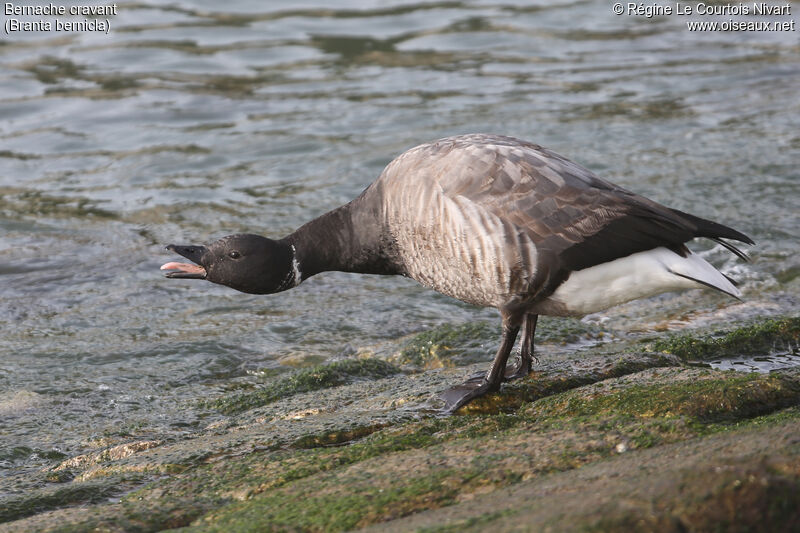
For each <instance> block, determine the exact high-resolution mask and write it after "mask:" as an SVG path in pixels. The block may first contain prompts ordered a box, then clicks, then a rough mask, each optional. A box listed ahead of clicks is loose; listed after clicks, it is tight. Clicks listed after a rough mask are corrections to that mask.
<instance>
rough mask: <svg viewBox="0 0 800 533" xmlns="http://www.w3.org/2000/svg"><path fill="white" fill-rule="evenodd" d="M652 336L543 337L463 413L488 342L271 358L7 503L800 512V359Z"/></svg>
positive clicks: (644, 525)
mask: <svg viewBox="0 0 800 533" xmlns="http://www.w3.org/2000/svg"><path fill="white" fill-rule="evenodd" d="M748 327H751V326H748ZM742 329H744V328H742ZM762 329H765V328H762ZM771 331H774V330H771ZM451 332H452V330H451ZM463 332H465V333H467V334H473V333H478V334H479V333H480V329H478V330H472V331H471V332H470V331H469V330H468V329H464V330H462V333H463ZM456 333H457V331H456ZM487 333H488V329H487ZM456 337H457V335H456V336H454V337H447V336H442V339H446V342H453V343H456V346H457V343H458V342H460V341H458V340H457V338H456ZM473 338H475V337H473ZM558 338H564V337H558ZM453 339H456V340H453ZM430 340H431V342H433V340H434V339H433V338H432V337H430ZM442 342H443V343H444V342H445V341H442ZM663 342H667V341H666V340H665V341H663ZM434 344H435V343H434ZM642 346H643V344H641V343H638V344H637V342H624V343H623V342H615V343H608V344H604V345H603V346H602V347H593V348H586V347H584V348H583V349H580V350H574V351H569V352H568V351H566V350H565V351H563V353H562V352H559V353H558V354H555V355H554V354H551V353H549V352H546V357H542V361H541V362H540V363H539V364H538V365H537V366H536V372H534V373H533V374H531V375H530V376H528V377H527V378H525V379H523V380H518V381H515V382H512V383H507V384H505V385H504V386H503V388H502V389H501V390H500V391H499V392H498V393H496V394H492V395H489V396H487V397H486V398H481V399H479V400H477V401H475V402H473V403H472V404H470V405H469V406H468V408H466V409H462V410H461V411H459V414H458V415H457V416H451V417H441V416H438V414H437V412H436V410H435V408H436V406H437V405H438V404H437V401H440V400H438V397H439V395H440V394H441V392H442V391H443V390H445V389H446V388H448V387H450V386H452V384H453V383H457V382H459V381H461V380H463V379H464V377H465V376H467V375H470V374H471V373H474V372H476V371H480V370H485V368H486V365H487V363H488V360H489V359H490V358H491V354H490V355H489V356H488V357H484V358H483V359H482V360H481V361H480V362H478V363H475V364H473V365H472V366H468V367H466V368H465V367H458V368H442V369H435V370H430V371H425V372H408V373H406V372H401V371H400V370H399V368H398V367H397V366H394V365H393V364H390V363H386V362H385V361H381V360H378V359H348V360H344V361H339V362H336V363H332V364H329V365H322V366H318V367H312V368H308V369H305V370H300V371H297V372H295V373H291V374H283V375H279V376H275V377H272V378H271V380H270V381H269V382H267V383H266V384H264V386H263V387H262V388H261V389H257V390H253V391H249V392H247V393H241V392H236V393H233V395H231V396H223V397H222V398H219V399H217V400H212V403H211V404H210V405H212V406H214V407H215V408H218V409H221V410H223V411H224V412H227V413H230V414H229V415H227V416H225V417H221V418H222V421H219V420H217V421H215V422H214V423H213V424H211V425H210V426H209V427H208V428H206V429H204V430H201V431H198V432H197V433H196V434H193V435H190V436H189V437H187V438H185V439H176V440H172V441H169V440H164V441H163V442H161V441H159V439H152V440H148V441H141V442H138V443H137V442H131V443H128V444H125V443H122V444H120V443H119V442H115V443H113V446H112V444H111V443H109V446H108V448H107V449H102V450H96V451H95V452H92V453H90V454H86V455H83V456H78V457H74V458H71V459H69V458H63V460H62V461H61V464H62V468H61V469H58V468H56V469H53V470H51V471H50V472H47V473H43V474H42V476H41V479H40V480H39V481H38V485H37V486H36V487H35V488H34V489H33V490H31V491H28V493H26V494H18V495H15V496H13V497H11V498H8V497H6V498H5V499H3V500H2V501H0V509H8V511H6V512H5V514H4V515H2V519H3V520H5V521H6V523H5V524H0V531H90V530H98V531H160V530H165V529H170V528H181V527H187V528H188V530H190V531H286V530H292V531H346V530H352V529H357V528H373V530H375V531H416V530H421V531H455V530H458V531H484V530H487V529H491V530H493V531H497V532H503V531H515V530H519V529H520V528H522V529H528V530H552V531H574V530H588V531H623V530H625V531H628V530H642V531H646V530H665V531H693V530H708V529H713V528H714V527H716V526H715V524H722V525H723V526H724V527H725V529H731V528H735V527H739V526H736V524H741V527H743V528H749V530H759V529H760V530H764V531H766V530H792V528H796V527H797V525H798V524H800V522H799V521H798V520H800V483H798V477H800V474H799V473H798V472H800V469H798V466H800V447H798V444H799V443H800V441H798V438H797V435H799V434H800V370H794V371H782V372H779V373H772V374H742V373H737V372H723V371H718V370H712V369H702V368H696V367H687V366H684V365H681V362H680V360H679V359H678V358H677V357H676V356H675V355H669V354H666V353H662V352H654V353H653V352H650V353H648V352H645V351H643V350H642ZM133 487H136V490H132V491H130V492H126V493H125V494H123V492H125V491H129V490H130V489H132V488H133ZM114 488H116V491H115V490H114ZM118 497H119V501H116V500H111V499H112V498H118ZM758 517H760V518H758Z"/></svg>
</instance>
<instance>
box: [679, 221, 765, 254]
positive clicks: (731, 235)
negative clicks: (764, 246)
mask: <svg viewBox="0 0 800 533" xmlns="http://www.w3.org/2000/svg"><path fill="white" fill-rule="evenodd" d="M671 211H672V212H673V213H675V214H676V215H678V216H679V217H682V218H685V219H686V220H688V221H689V222H691V223H692V224H694V225H695V226H697V231H696V232H695V235H694V236H695V237H706V238H708V239H711V240H712V241H714V242H717V243H719V244H721V245H722V246H724V247H725V248H727V249H728V250H730V251H731V252H732V253H734V254H736V255H737V256H738V257H739V258H741V259H742V260H744V261H749V260H750V257H748V255H747V254H746V253H744V252H743V251H741V250H740V249H739V248H737V247H736V246H734V245H732V244H731V243H729V242H727V241H723V240H722V239H733V240H735V241H739V242H743V243H745V244H755V242H753V239H751V238H750V237H748V236H747V235H745V234H744V233H742V232H740V231H736V230H735V229H733V228H729V227H728V226H724V225H722V224H719V223H717V222H713V221H711V220H706V219H705V218H700V217H696V216H694V215H690V214H689V213H684V212H683V211H678V210H677V209H671Z"/></svg>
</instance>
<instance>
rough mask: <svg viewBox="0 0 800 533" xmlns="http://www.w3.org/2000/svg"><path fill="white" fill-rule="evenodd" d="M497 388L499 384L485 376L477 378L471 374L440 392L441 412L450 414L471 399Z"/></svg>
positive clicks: (494, 390)
mask: <svg viewBox="0 0 800 533" xmlns="http://www.w3.org/2000/svg"><path fill="white" fill-rule="evenodd" d="M499 389H500V386H499V385H493V384H492V383H489V382H488V381H486V378H485V377H481V379H480V380H477V379H475V376H473V377H471V378H470V379H469V380H467V381H466V382H465V383H462V384H461V385H456V386H455V387H451V388H449V389H447V390H446V391H444V392H443V393H442V396H441V398H442V399H443V400H444V407H443V408H442V411H441V412H442V414H446V415H451V414H453V413H455V412H456V411H457V410H458V409H459V408H460V407H461V406H463V405H465V404H467V403H468V402H470V401H471V400H474V399H475V398H479V397H481V396H484V395H486V394H489V393H490V392H496V391H497V390H499Z"/></svg>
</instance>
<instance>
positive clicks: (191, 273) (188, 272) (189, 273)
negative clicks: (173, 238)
mask: <svg viewBox="0 0 800 533" xmlns="http://www.w3.org/2000/svg"><path fill="white" fill-rule="evenodd" d="M167 250H170V251H172V252H175V253H176V254H180V255H182V256H183V257H185V258H186V259H188V260H190V261H192V262H193V263H196V264H194V265H192V264H189V263H176V262H174V261H171V262H169V263H164V264H163V265H161V270H168V271H169V272H167V277H168V278H190V279H206V269H205V268H203V267H202V266H201V265H200V260H201V259H202V257H203V254H204V253H206V252H207V251H208V249H207V248H206V247H205V246H178V245H175V244H170V245H169V246H167Z"/></svg>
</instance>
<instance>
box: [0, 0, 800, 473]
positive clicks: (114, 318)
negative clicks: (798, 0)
mask: <svg viewBox="0 0 800 533" xmlns="http://www.w3.org/2000/svg"><path fill="white" fill-rule="evenodd" d="M28 3H29V4H30V3H31V2H28ZM165 4H166V3H163V2H152V3H147V2H136V3H118V4H117V5H118V14H117V15H116V16H111V17H110V18H109V20H110V22H111V31H110V32H109V33H108V34H107V35H106V34H103V33H99V34H98V33H88V32H87V33H65V32H28V33H25V34H12V35H10V36H9V35H4V36H3V37H2V39H0V64H1V65H2V67H0V330H2V336H0V436H2V442H1V443H0V446H1V447H2V448H0V475H12V474H14V473H17V472H20V471H21V470H20V469H24V467H29V468H34V467H39V466H41V465H46V464H50V463H52V462H53V461H55V460H57V459H58V458H59V457H60V456H61V455H60V454H62V453H64V454H75V453H80V452H81V451H83V450H85V449H87V448H88V447H91V446H92V445H94V444H96V443H97V442H101V439H106V440H108V441H110V442H116V441H119V440H124V439H126V438H131V437H135V438H147V437H153V436H158V437H162V438H169V437H176V436H179V435H180V434H182V433H183V432H185V431H188V430H191V428H193V427H196V426H198V425H203V424H205V423H206V422H207V420H204V419H203V417H204V416H206V415H204V414H203V413H202V412H200V411H199V410H198V409H197V408H196V401H197V399H198V398H201V397H205V396H208V395H213V394H215V393H217V392H218V391H220V390H222V389H224V388H225V387H228V386H230V385H231V383H234V382H236V381H241V380H246V379H248V377H247V376H248V375H249V374H251V373H253V372H255V371H258V370H259V369H264V368H286V367H290V366H297V365H305V364H310V363H313V362H318V361H321V360H326V359H330V358H335V357H337V356H341V355H343V354H349V353H352V352H353V351H354V350H357V349H358V348H360V347H363V346H369V345H375V344H380V343H383V342H387V341H390V340H392V339H394V338H397V337H398V336H401V335H404V334H407V333H410V332H415V331H420V330H422V329H425V328H426V327H429V326H430V325H432V324H437V323H442V322H462V321H467V320H472V319H478V318H480V319H490V320H491V319H494V317H495V314H494V312H493V311H490V310H475V309H473V308H471V307H469V306H466V305H463V304H460V303H458V302H455V301H453V300H450V299H448V298H445V297H443V296H440V295H437V294H435V293H432V292H429V291H426V290H423V289H422V288H420V287H419V286H417V285H416V284H415V283H413V282H411V281H409V280H404V279H394V278H381V277H369V276H355V275H347V274H338V273H328V274H324V275H320V276H318V277H316V278H314V279H313V280H310V281H309V282H306V283H304V284H303V285H302V286H301V287H299V288H298V289H295V290H293V291H291V292H288V293H283V294H279V295H274V296H249V295H243V294H239V293H236V292H234V291H232V290H230V289H225V288H222V287H217V286H212V285H211V284H208V283H202V282H192V281H191V280H166V279H164V278H163V277H162V275H161V274H160V273H159V271H158V267H159V265H160V264H161V263H163V262H165V261H167V260H171V259H174V256H172V255H171V254H169V253H167V252H166V251H165V250H164V245H166V244H168V243H171V242H179V243H180V242H183V243H188V242H192V243H201V242H207V241H209V240H212V239H215V238H217V237H220V236H222V235H225V234H228V233H232V232H239V231H248V232H254V233H261V234H264V235H267V236H271V237H281V236H284V235H285V234H287V233H289V232H290V231H292V230H293V229H294V228H296V227H297V226H299V225H300V224H302V223H303V222H305V221H307V220H309V219H310V218H312V217H314V216H317V215H319V214H321V213H323V212H325V211H327V210H329V209H331V208H333V207H336V206H338V205H340V204H342V203H344V202H346V201H348V200H349V199H351V198H352V197H354V196H356V195H357V194H358V193H359V192H360V191H361V190H362V189H363V188H364V187H365V186H366V185H367V184H369V183H370V182H371V181H372V180H373V179H374V178H375V177H376V176H377V175H378V174H379V173H380V171H381V169H382V168H383V166H384V165H385V164H386V163H387V162H388V161H390V160H391V158H392V157H394V156H395V155H397V154H399V153H400V152H402V151H403V150H404V149H406V148H409V147H411V146H413V145H415V144H418V143H420V142H422V141H426V140H430V139H434V138H438V137H442V136H446V135H450V134H456V133H465V132H473V131H482V132H497V133H505V134H510V135H515V136H519V137H523V138H526V139H529V140H533V141H536V142H539V143H541V144H544V145H546V146H549V147H551V148H553V149H555V150H556V151H558V152H560V153H562V154H564V155H566V156H568V157H570V158H572V159H575V160H577V161H578V162H580V163H582V164H584V165H586V166H588V167H589V168H592V169H593V170H595V171H597V172H598V173H600V174H601V175H603V176H605V177H607V178H609V179H611V180H613V181H615V182H617V183H620V184H622V185H624V186H627V187H629V188H631V189H634V190H636V191H638V192H641V193H644V194H647V195H649V196H651V197H653V198H654V199H656V200H660V201H662V202H664V203H667V204H669V205H671V206H673V207H676V208H679V209H683V210H686V211H690V212H694V213H697V214H699V215H702V216H706V217H709V218H713V219H718V220H720V221H722V222H726V223H730V224H731V225H733V226H735V227H737V228H738V229H740V230H742V231H744V232H745V233H748V234H750V235H751V236H753V237H754V238H755V239H756V241H758V246H757V247H755V248H753V249H752V256H753V258H754V259H755V261H754V262H753V263H752V264H749V265H742V264H738V263H736V261H734V260H733V259H730V258H729V257H728V256H727V255H726V254H725V253H721V252H720V251H719V250H716V249H709V250H708V256H709V257H710V259H711V260H712V261H714V262H715V263H716V264H717V265H718V266H721V267H724V268H725V269H726V271H727V272H729V273H730V274H731V275H733V276H735V277H737V278H738V279H740V280H741V281H742V282H743V289H744V293H745V303H737V302H735V301H728V300H725V299H724V298H722V297H720V296H717V295H711V294H708V293H700V292H691V293H688V294H684V295H667V296H663V297H661V298H658V299H656V300H649V301H645V302H637V303H631V304H628V305H626V306H623V308H621V309H618V310H615V311H610V312H608V313H605V314H604V315H602V316H601V317H597V319H598V320H605V319H606V317H607V318H608V321H607V322H606V323H607V324H609V325H612V326H619V327H622V328H624V329H625V330H626V331H627V330H634V331H635V330H648V329H652V328H656V327H659V326H662V325H663V324H667V325H669V326H677V325H687V324H688V325H694V324H702V323H704V322H714V323H719V322H720V321H722V322H724V321H726V320H734V319H739V318H742V317H750V316H754V315H760V314H778V313H785V312H788V311H790V310H792V309H793V308H794V307H795V306H796V305H797V302H798V294H799V293H800V290H798V289H799V287H800V278H799V277H800V259H798V251H799V250H798V248H800V246H798V242H797V238H796V232H797V229H798V227H800V210H798V208H797V205H798V203H799V202H798V200H799V199H800V194H799V193H800V179H799V178H800V176H799V175H798V161H800V157H799V156H800V128H798V126H799V124H798V117H800V98H798V88H799V87H800V54H799V53H798V52H799V51H800V47H799V46H798V39H797V35H798V34H797V33H796V32H794V33H792V32H787V33H764V32H761V33H758V32H736V33H722V32H719V33H717V32H707V33H690V32H688V31H687V30H686V27H685V19H682V18H680V17H677V16H672V17H660V18H651V19H646V18H643V17H633V16H615V15H614V14H613V13H612V11H611V9H610V5H611V4H610V2H605V1H577V2H575V1H569V2H561V1H556V2H552V1H549V2H530V1H525V2H513V1H511V0H509V1H503V2H494V1H491V0H489V1H481V2H470V1H454V2H451V1H443V2H419V1H415V2H405V1H400V0H395V1H392V2H389V1H386V2H383V1H381V2H378V1H377V0H373V1H369V0H363V1H356V0H351V1H341V2H334V3H330V2H328V3H325V2H319V1H314V0H306V1H301V2H292V3H281V2H264V1H249V2H248V1H236V2H226V3H224V4H220V3H219V2H211V1H184V2H175V3H172V4H170V5H168V6H167V5H165ZM290 6H291V7H290ZM793 7H797V6H793ZM23 18H24V17H23ZM33 18H34V19H38V18H39V17H33ZM724 18H725V17H722V19H724ZM784 18H785V17H784ZM698 246H699V249H703V246H706V245H704V244H699V245H698Z"/></svg>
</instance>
